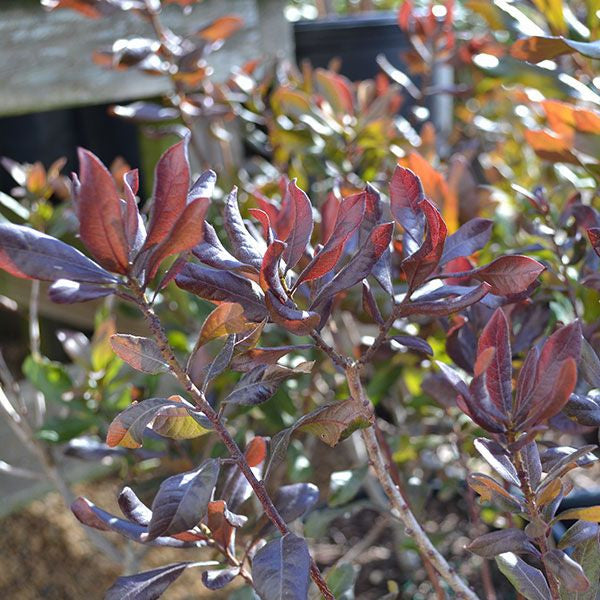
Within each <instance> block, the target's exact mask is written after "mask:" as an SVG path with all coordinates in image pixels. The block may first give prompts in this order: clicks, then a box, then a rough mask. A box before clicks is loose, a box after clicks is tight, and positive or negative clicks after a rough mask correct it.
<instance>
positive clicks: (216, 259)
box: [192, 221, 258, 273]
mask: <svg viewBox="0 0 600 600" xmlns="http://www.w3.org/2000/svg"><path fill="white" fill-rule="evenodd" d="M192 254H193V255H194V256H195V257H196V258H197V259H198V260H200V261H202V262H203V263H205V264H207V265H208V266H209V267H213V268H215V269H223V270H226V271H248V272H252V273H258V270H257V269H255V268H254V267H250V266H249V265H246V264H244V263H243V262H240V261H239V260H238V259H237V258H236V257H235V256H233V254H230V253H229V252H228V251H227V250H226V249H225V247H224V246H223V244H221V241H220V240H219V238H218V236H217V234H216V232H215V229H214V227H213V226H212V225H210V224H209V223H207V222H206V221H205V222H204V230H203V238H202V241H201V242H200V243H199V244H198V245H197V246H195V247H194V249H193V250H192Z"/></svg>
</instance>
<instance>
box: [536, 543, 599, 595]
mask: <svg viewBox="0 0 600 600" xmlns="http://www.w3.org/2000/svg"><path fill="white" fill-rule="evenodd" d="M544 565H546V567H547V568H548V569H549V570H550V571H551V572H552V573H553V574H554V576H555V577H556V578H557V579H558V580H559V581H560V585H561V589H562V590H566V591H569V592H585V591H586V590H588V589H589V587H590V582H589V581H588V579H587V577H586V576H585V574H584V573H583V569H582V568H581V565H580V564H579V563H577V562H576V561H574V560H573V559H572V558H570V557H569V556H568V555H567V554H565V553H564V552H563V551H562V550H555V549H553V550H550V551H548V552H546V553H545V554H544Z"/></svg>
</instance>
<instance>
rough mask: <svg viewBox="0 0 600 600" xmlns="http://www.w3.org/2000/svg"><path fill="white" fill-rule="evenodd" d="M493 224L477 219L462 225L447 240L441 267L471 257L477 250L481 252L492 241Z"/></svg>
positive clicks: (488, 220)
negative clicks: (458, 259) (457, 259)
mask: <svg viewBox="0 0 600 600" xmlns="http://www.w3.org/2000/svg"><path fill="white" fill-rule="evenodd" d="M493 224H494V222H493V221H491V220H490V219H482V218H480V217H477V218H475V219H471V220H470V221H467V222H466V223H465V224H464V225H461V226H460V227H459V228H458V230H457V231H455V232H454V233H453V234H452V235H450V236H448V237H447V238H446V243H445V244H444V252H443V253H442V257H441V259H440V266H442V265H445V264H446V263H448V262H450V261H451V260H454V259H455V258H459V257H461V256H471V254H473V253H474V252H477V250H481V248H483V247H484V246H485V245H486V244H487V243H488V242H489V241H490V236H491V235H492V225H493Z"/></svg>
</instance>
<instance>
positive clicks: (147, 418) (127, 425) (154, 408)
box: [106, 398, 180, 448]
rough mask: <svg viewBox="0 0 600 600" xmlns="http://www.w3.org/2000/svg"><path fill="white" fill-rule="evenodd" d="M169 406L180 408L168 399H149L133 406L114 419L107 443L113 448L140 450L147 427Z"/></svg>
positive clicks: (107, 436)
mask: <svg viewBox="0 0 600 600" xmlns="http://www.w3.org/2000/svg"><path fill="white" fill-rule="evenodd" d="M169 406H175V407H179V406H180V404H178V403H177V402H173V401H169V400H167V399H166V398H148V399H147V400H143V401H142V402H136V403H134V404H132V405H131V406H129V407H128V408H126V409H125V410H124V411H123V412H122V413H120V414H119V415H117V416H116V417H115V418H114V419H113V421H112V423H111V424H110V426H109V428H108V432H107V434H106V443H107V444H108V445H109V446H110V447H111V448H112V447H114V446H124V447H125V448H139V447H140V446H141V445H142V437H143V435H144V430H145V429H146V427H147V426H148V425H149V424H150V422H151V421H152V419H154V417H155V416H156V415H157V414H158V412H159V411H160V410H161V409H162V408H165V407H169Z"/></svg>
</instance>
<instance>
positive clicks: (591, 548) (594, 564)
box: [562, 529, 600, 600]
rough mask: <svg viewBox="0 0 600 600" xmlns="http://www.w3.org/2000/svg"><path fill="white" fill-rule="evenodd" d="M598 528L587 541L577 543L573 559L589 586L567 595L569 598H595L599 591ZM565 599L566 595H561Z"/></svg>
mask: <svg viewBox="0 0 600 600" xmlns="http://www.w3.org/2000/svg"><path fill="white" fill-rule="evenodd" d="M599 535H600V529H599V530H598V531H597V533H596V535H595V536H594V537H592V538H590V539H588V540H587V541H585V542H583V543H581V544H577V545H576V546H575V550H574V552H573V559H574V560H576V561H577V562H578V563H579V564H580V565H581V567H582V569H583V572H584V573H585V576H586V577H587V579H588V581H589V582H590V587H589V589H588V590H586V591H585V592H577V593H575V594H572V593H571V595H570V596H569V600H596V598H597V596H598V593H599V592H600V537H599ZM562 598H563V600H567V596H563V597H562Z"/></svg>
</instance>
